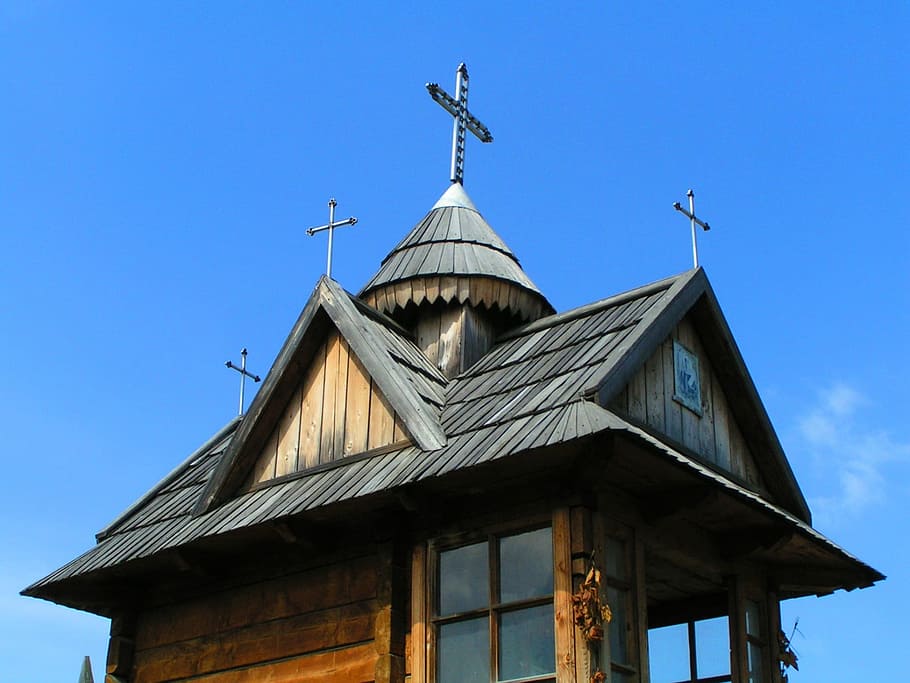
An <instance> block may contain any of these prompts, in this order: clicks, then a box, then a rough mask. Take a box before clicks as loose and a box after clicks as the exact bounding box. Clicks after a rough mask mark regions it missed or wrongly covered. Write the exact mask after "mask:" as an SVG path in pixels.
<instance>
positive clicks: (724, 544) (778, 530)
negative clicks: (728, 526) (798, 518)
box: [718, 526, 795, 560]
mask: <svg viewBox="0 0 910 683" xmlns="http://www.w3.org/2000/svg"><path fill="white" fill-rule="evenodd" d="M794 536H795V534H794V532H793V531H792V530H791V529H785V528H782V527H779V526H771V527H768V526H761V527H746V528H743V529H737V530H735V531H731V532H728V533H724V534H721V535H720V536H719V537H718V542H719V545H720V548H721V555H722V556H723V557H724V558H725V559H730V560H732V559H741V558H744V557H746V556H748V555H751V554H752V553H754V552H756V551H757V550H770V549H771V548H773V547H775V546H780V545H782V544H786V542H787V541H788V540H790V539H791V538H793V537H794Z"/></svg>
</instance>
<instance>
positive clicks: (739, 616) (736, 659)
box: [727, 576, 749, 683]
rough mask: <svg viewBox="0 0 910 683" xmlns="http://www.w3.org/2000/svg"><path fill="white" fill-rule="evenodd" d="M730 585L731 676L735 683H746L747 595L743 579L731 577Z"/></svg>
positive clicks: (728, 581) (747, 668)
mask: <svg viewBox="0 0 910 683" xmlns="http://www.w3.org/2000/svg"><path fill="white" fill-rule="evenodd" d="M727 585H728V605H729V607H728V610H727V612H728V614H729V615H730V616H729V620H728V621H729V625H730V675H731V677H732V679H733V683H745V682H746V673H747V672H748V670H749V667H748V664H747V661H746V620H745V616H744V615H745V610H746V603H745V593H744V586H743V581H742V577H739V576H730V577H728V578H727Z"/></svg>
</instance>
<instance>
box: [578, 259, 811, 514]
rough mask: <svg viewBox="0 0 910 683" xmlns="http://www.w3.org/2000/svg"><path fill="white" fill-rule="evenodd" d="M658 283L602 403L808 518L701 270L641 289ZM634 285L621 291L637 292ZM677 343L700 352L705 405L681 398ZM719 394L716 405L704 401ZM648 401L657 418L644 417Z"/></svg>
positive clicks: (611, 371)
mask: <svg viewBox="0 0 910 683" xmlns="http://www.w3.org/2000/svg"><path fill="white" fill-rule="evenodd" d="M658 286H664V287H666V291H665V293H664V295H663V296H662V298H661V301H660V303H659V305H656V306H652V307H651V309H650V310H649V311H648V312H647V313H646V314H645V315H644V317H643V318H642V319H641V321H640V322H639V323H638V324H637V325H636V326H635V328H634V329H633V330H631V331H630V334H629V335H628V338H627V339H625V340H624V342H623V344H622V348H621V349H620V350H619V351H618V353H617V355H616V357H614V358H613V359H611V361H610V362H609V363H608V369H607V371H606V373H605V374H604V375H603V376H602V377H601V379H600V380H599V381H598V383H597V385H596V387H595V388H594V389H593V390H594V391H595V392H596V395H597V397H598V402H599V403H600V404H601V405H603V406H609V407H611V408H614V409H616V410H619V411H621V412H622V413H623V414H624V415H626V416H629V417H632V418H633V419H635V420H636V421H637V422H639V423H640V424H642V425H643V426H647V427H650V428H652V429H653V430H654V431H655V432H657V433H658V434H659V435H661V436H662V437H665V438H667V439H669V440H670V441H671V442H672V443H673V444H676V445H682V446H684V447H685V448H686V449H688V451H689V452H691V453H693V454H695V455H696V456H698V457H699V458H700V459H702V460H705V461H707V462H711V463H712V464H715V465H719V466H720V467H721V468H722V469H724V470H725V471H727V472H732V473H733V474H735V475H739V478H741V479H742V480H743V481H746V482H748V483H750V485H751V486H753V487H754V488H755V489H759V490H761V491H762V492H763V493H764V494H765V495H766V496H768V497H769V498H770V499H771V500H773V501H775V502H776V503H777V504H778V505H780V506H781V507H783V508H784V509H786V510H788V511H789V512H790V513H792V514H794V515H796V516H797V517H799V518H800V519H802V520H804V521H805V522H807V523H811V513H810V512H809V507H808V505H807V503H806V500H805V497H804V496H803V494H802V491H801V490H800V488H799V484H798V483H797V482H796V478H795V477H794V475H793V471H792V469H791V468H790V464H789V462H788V461H787V458H786V455H784V452H783V448H782V447H781V445H780V442H779V440H778V438H777V434H776V433H775V431H774V428H773V426H772V425H771V420H770V418H769V417H768V414H767V412H766V411H765V408H764V405H763V404H762V401H761V398H760V397H759V395H758V391H757V389H756V388H755V384H754V383H753V382H752V378H751V376H750V374H749V371H748V369H747V368H746V365H745V362H744V361H743V358H742V355H741V354H740V352H739V348H738V347H737V345H736V342H735V340H734V339H733V335H732V333H731V332H730V328H729V326H728V325H727V322H726V320H725V318H724V316H723V313H722V312H721V310H720V306H719V304H718V303H717V298H716V297H715V295H714V291H713V290H712V289H711V285H710V284H709V283H708V279H707V277H706V276H705V274H704V271H703V270H702V269H701V268H698V269H695V270H691V271H689V272H687V273H684V274H682V275H680V276H677V277H676V278H671V279H670V280H665V281H662V282H661V283H655V284H654V285H649V286H646V287H644V288H642V290H641V291H643V292H650V291H652V290H653V289H654V288H655V287H658ZM636 291H639V290H633V291H632V292H629V293H627V294H625V295H620V298H623V297H630V296H634V294H635V292H636ZM674 343H676V344H679V345H680V346H681V347H682V348H683V349H685V350H687V351H689V352H690V353H692V352H694V355H695V357H697V358H698V359H699V377H700V378H701V382H700V384H701V387H702V389H703V392H704V393H703V394H702V396H701V397H700V402H701V406H698V407H700V408H701V410H697V409H696V410H693V409H692V408H686V407H684V405H683V404H682V403H681V402H680V401H679V400H678V399H679V398H681V397H679V396H678V394H679V392H678V391H677V388H678V385H677V383H676V382H675V379H674V375H673V371H674V369H675V366H674V363H675V360H674V354H675V348H674ZM687 344H688V346H687ZM702 359H704V361H703V362H704V364H705V368H704V370H702V369H701V362H702ZM658 373H659V374H660V379H658ZM649 378H650V379H651V381H650V384H649ZM642 385H644V386H642ZM705 387H707V388H705ZM651 392H653V393H651ZM717 399H720V401H719V403H716V405H715V404H708V403H706V402H710V401H715V402H716V401H717ZM649 401H650V405H651V406H652V414H653V416H654V417H653V424H652V423H651V421H650V420H648V418H647V415H648V412H647V411H648V405H649V403H648V402H649ZM642 402H643V405H642ZM661 406H662V407H661ZM636 413H637V414H636ZM661 413H662V415H661ZM642 414H644V417H645V419H643V420H642V419H641V416H642ZM718 444H719V446H718ZM746 444H748V446H747V445H746ZM728 454H729V456H728ZM727 457H729V464H728V463H727Z"/></svg>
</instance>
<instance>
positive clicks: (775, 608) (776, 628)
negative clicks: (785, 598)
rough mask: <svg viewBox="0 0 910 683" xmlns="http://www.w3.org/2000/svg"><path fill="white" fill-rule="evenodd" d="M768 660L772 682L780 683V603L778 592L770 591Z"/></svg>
mask: <svg viewBox="0 0 910 683" xmlns="http://www.w3.org/2000/svg"><path fill="white" fill-rule="evenodd" d="M767 595H768V623H767V629H768V659H769V660H770V662H769V665H770V667H771V680H772V681H774V683H780V641H778V639H777V634H778V633H780V632H781V631H782V628H781V623H780V601H779V600H778V597H777V592H776V591H774V590H769V591H768V593H767Z"/></svg>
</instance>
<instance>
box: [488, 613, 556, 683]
mask: <svg viewBox="0 0 910 683" xmlns="http://www.w3.org/2000/svg"><path fill="white" fill-rule="evenodd" d="M555 671H556V645H555V640H554V635H553V606H552V605H540V606H539V607H529V608H528V609H521V610H515V611H514V612H504V613H503V614H502V615H501V616H500V618H499V680H501V681H508V680H511V679H513V678H524V677H526V676H540V675H541V674H548V673H554V672H555Z"/></svg>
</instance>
